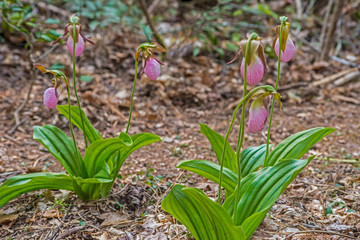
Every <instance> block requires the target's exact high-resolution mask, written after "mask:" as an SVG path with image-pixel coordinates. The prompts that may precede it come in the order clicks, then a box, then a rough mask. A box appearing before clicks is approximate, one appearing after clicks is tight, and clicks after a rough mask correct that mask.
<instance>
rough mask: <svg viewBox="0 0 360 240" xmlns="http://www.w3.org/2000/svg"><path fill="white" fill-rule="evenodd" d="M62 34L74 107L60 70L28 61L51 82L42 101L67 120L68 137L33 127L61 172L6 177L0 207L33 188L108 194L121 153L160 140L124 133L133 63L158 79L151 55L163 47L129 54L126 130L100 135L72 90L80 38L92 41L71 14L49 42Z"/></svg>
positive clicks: (91, 197)
mask: <svg viewBox="0 0 360 240" xmlns="http://www.w3.org/2000/svg"><path fill="white" fill-rule="evenodd" d="M65 38H67V47H68V49H69V52H70V53H71V54H72V59H73V90H74V93H75V96H76V101H77V106H73V105H72V104H71V102H70V95H71V87H70V82H69V80H68V78H67V77H66V75H65V74H64V73H63V72H61V71H59V70H48V69H46V68H45V67H44V66H42V65H41V64H34V66H35V67H36V68H38V69H39V70H40V71H41V72H42V73H50V74H52V76H53V78H52V84H53V87H50V88H48V89H47V90H46V91H45V92H44V98H43V101H44V105H45V106H47V107H49V108H55V107H56V106H57V108H58V110H59V112H60V114H62V115H64V116H65V117H66V118H67V119H68V120H69V127H70V132H71V138H70V137H68V136H67V135H66V134H65V133H64V132H63V131H61V130H60V129H59V128H57V127H55V126H52V125H45V126H35V127H34V134H33V138H34V139H36V140H38V141H39V142H40V143H41V144H42V145H43V146H44V147H45V148H46V149H47V150H48V151H49V152H50V153H51V154H52V155H53V156H54V157H55V158H56V159H57V160H58V161H59V162H60V163H61V164H62V166H63V167H64V169H65V171H66V173H50V172H39V173H31V174H26V175H19V176H14V177H12V178H10V179H8V180H7V181H5V182H4V183H3V184H2V185H1V186H0V207H1V206H3V205H5V204H6V203H7V202H9V201H10V200H12V199H14V198H15V197H17V196H19V195H20V194H23V193H26V192H30V191H34V190H38V189H64V190H69V191H73V192H75V194H77V195H78V196H79V197H80V198H81V199H83V200H95V199H99V198H102V197H106V196H107V195H108V194H109V193H110V190H111V188H112V185H113V183H114V181H115V179H116V177H117V176H118V172H119V170H120V168H121V166H122V165H123V163H124V161H125V160H126V158H127V157H128V156H129V155H130V154H131V153H132V152H134V151H135V150H137V149H139V148H141V147H143V146H146V145H148V144H151V143H154V142H157V141H160V140H161V138H160V137H159V136H157V135H155V134H152V133H138V134H134V135H132V136H130V135H129V134H128V130H129V126H130V121H131V113H132V111H133V98H134V92H135V85H136V79H137V77H138V71H137V66H138V63H139V61H142V63H143V69H142V72H144V73H145V74H146V75H147V76H148V78H150V79H156V78H158V77H159V75H160V64H161V62H160V61H159V60H157V59H156V58H155V56H154V52H164V51H165V49H164V48H162V47H161V46H160V45H159V44H157V43H143V44H141V45H140V46H139V47H138V49H137V52H136V54H135V77H134V86H133V90H132V95H131V99H130V102H131V106H130V113H129V120H128V123H127V126H126V131H125V132H121V133H120V135H119V136H118V137H117V138H107V139H103V138H102V136H101V135H100V133H99V132H98V131H97V130H96V129H95V128H94V127H93V126H92V125H91V123H90V121H89V120H88V118H87V117H86V116H85V114H84V112H83V110H82V108H81V105H80V100H79V97H78V93H77V87H76V57H77V56H80V55H81V54H82V53H83V51H84V49H85V42H89V43H91V44H93V42H92V41H91V40H90V39H88V38H86V37H85V36H84V35H83V33H82V31H81V25H80V24H79V18H78V17H77V16H75V15H72V16H71V17H70V22H69V24H67V25H66V27H65V30H64V35H63V36H61V37H60V38H59V39H58V40H57V41H55V42H54V43H53V44H56V43H58V42H59V41H60V40H61V39H65ZM142 72H141V73H142ZM61 83H64V84H65V85H66V92H67V99H68V104H67V105H58V101H59V96H60V94H61V91H62V87H61ZM73 125H75V126H76V127H78V128H79V129H80V130H81V131H82V132H83V135H84V143H85V151H84V153H83V154H82V153H81V151H80V149H79V147H78V145H77V141H79V140H78V139H76V138H75V134H74V130H73Z"/></svg>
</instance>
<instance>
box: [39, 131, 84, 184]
mask: <svg viewBox="0 0 360 240" xmlns="http://www.w3.org/2000/svg"><path fill="white" fill-rule="evenodd" d="M33 138H34V139H35V140H38V141H39V142H40V143H41V144H42V145H44V147H45V148H46V149H47V150H49V152H50V153H51V154H52V155H53V156H54V157H55V158H56V159H57V160H58V161H59V162H60V163H61V165H63V167H64V168H65V170H66V171H67V173H68V174H69V175H70V176H72V177H77V176H80V177H84V178H85V177H86V170H85V166H84V162H83V161H82V157H81V155H80V151H79V149H78V148H77V146H75V145H74V142H73V140H72V139H70V138H69V137H68V136H67V135H66V134H65V133H64V132H63V131H61V130H60V129H59V128H57V127H55V126H52V125H45V126H43V127H40V126H35V127H34V134H33Z"/></svg>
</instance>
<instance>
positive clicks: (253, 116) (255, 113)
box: [248, 96, 268, 133]
mask: <svg viewBox="0 0 360 240" xmlns="http://www.w3.org/2000/svg"><path fill="white" fill-rule="evenodd" d="M267 116H268V111H267V110H266V108H265V106H264V103H263V97H261V96H260V97H259V98H257V99H256V100H255V101H254V102H253V103H252V104H251V106H250V109H249V122H248V130H249V132H250V133H258V132H260V131H262V130H263V129H264V127H265V122H266V119H267Z"/></svg>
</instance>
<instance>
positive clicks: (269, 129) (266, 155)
mask: <svg viewBox="0 0 360 240" xmlns="http://www.w3.org/2000/svg"><path fill="white" fill-rule="evenodd" d="M286 19H287V18H286V17H280V20H281V25H280V35H279V56H278V67H277V76H276V83H275V90H276V91H277V89H278V86H279V80H280V64H281V47H282V41H281V39H282V35H283V27H284V25H285V22H286ZM274 105H275V97H273V99H272V103H271V112H270V119H269V127H268V132H267V137H266V153H265V160H264V167H266V166H267V159H268V156H269V146H270V131H271V123H272V119H273V114H274Z"/></svg>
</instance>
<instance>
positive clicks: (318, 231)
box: [285, 230, 357, 240]
mask: <svg viewBox="0 0 360 240" xmlns="http://www.w3.org/2000/svg"><path fill="white" fill-rule="evenodd" d="M302 233H323V234H330V235H338V236H341V237H347V238H351V239H357V238H356V237H352V236H349V235H345V234H342V233H337V232H333V231H322V230H308V231H299V232H296V233H292V234H290V235H289V236H287V237H285V240H286V239H292V237H293V236H295V235H296V234H302Z"/></svg>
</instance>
